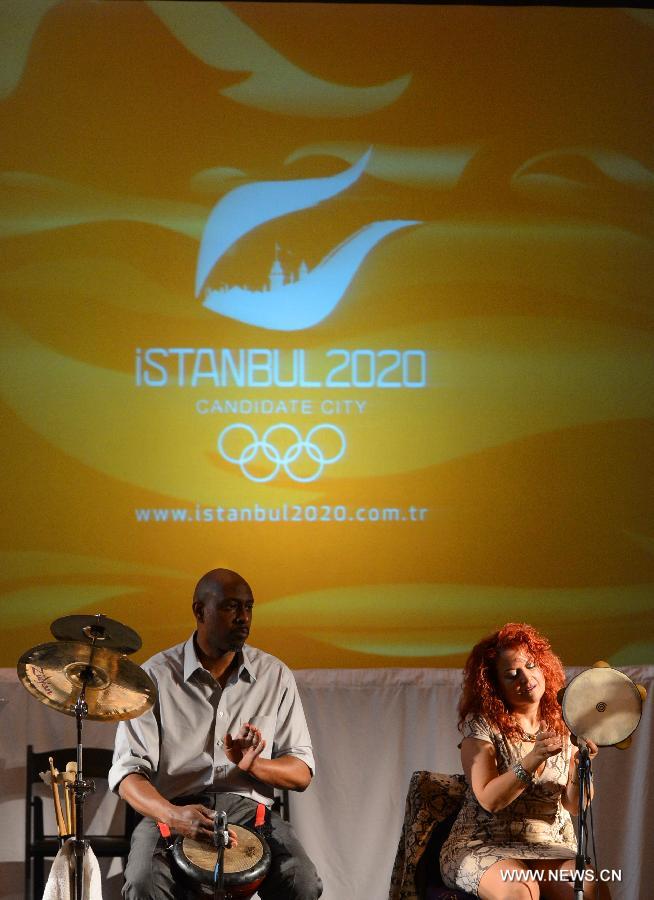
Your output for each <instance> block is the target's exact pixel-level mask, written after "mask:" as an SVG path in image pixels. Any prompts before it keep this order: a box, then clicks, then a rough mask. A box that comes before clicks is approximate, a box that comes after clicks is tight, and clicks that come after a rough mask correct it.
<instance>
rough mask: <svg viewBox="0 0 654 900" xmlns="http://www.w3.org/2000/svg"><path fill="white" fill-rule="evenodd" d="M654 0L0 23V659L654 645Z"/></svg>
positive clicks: (3, 19)
mask: <svg viewBox="0 0 654 900" xmlns="http://www.w3.org/2000/svg"><path fill="white" fill-rule="evenodd" d="M653 29H654V17H653V14H652V12H651V11H647V10H629V9H620V8H615V9H611V8H602V9H588V8H586V9H577V8H562V7H531V6H529V7H524V8H523V7H498V6H486V7H483V6H478V7H475V6H468V5H465V6H446V5H415V6H414V5H409V4H379V5H375V4H349V5H348V4H325V3H323V4H312V3H297V4H293V3H224V4H221V3H204V2H203V3H193V2H191V3H186V2H184V3H182V2H180V3H176V2H75V0H63V2H57V0H31V2H29V3H25V2H22V0H5V2H4V3H3V4H2V5H1V6H0V39H1V40H2V54H1V56H0V59H1V60H2V62H0V93H1V102H0V133H1V134H2V140H1V142H0V154H1V157H2V164H1V166H0V171H1V175H0V178H1V180H2V191H1V200H0V203H1V212H0V227H1V229H2V254H1V257H0V290H1V297H2V301H1V308H0V315H1V317H2V329H1V331H0V334H1V340H2V368H1V371H0V402H1V403H2V417H1V428H2V443H3V447H4V465H3V467H2V480H3V486H2V492H3V498H4V516H3V531H4V546H3V550H2V567H1V569H0V577H1V579H2V584H1V594H0V622H1V623H2V637H1V638H0V656H1V659H0V664H1V665H3V666H9V667H11V666H14V665H15V662H16V659H17V657H18V656H19V655H20V653H22V652H23V651H24V650H25V649H27V648H28V647H31V646H33V645H35V644H38V643H41V642H44V641H47V640H49V639H50V635H49V630H48V626H49V623H50V622H51V621H52V620H54V619H56V618H58V617H60V616H65V615H70V614H73V613H98V612H102V613H104V614H106V615H108V616H110V617H112V618H114V619H117V620H119V621H121V622H124V623H126V624H128V625H129V626H130V627H132V628H134V629H135V630H136V631H138V632H139V634H141V636H142V638H143V641H144V648H143V650H142V652H141V653H140V654H139V655H138V656H137V659H143V658H145V657H147V656H148V655H150V654H151V653H153V652H155V651H156V650H158V649H161V648H163V647H165V646H168V645H170V644H171V643H176V642H177V641H180V640H183V639H185V638H186V637H187V635H188V633H189V632H190V629H191V626H192V618H191V613H190V598H191V592H192V589H193V585H194V583H195V581H196V580H197V578H198V577H199V576H200V575H201V574H202V573H203V572H205V571H207V570H208V569H211V568H214V567H216V566H227V567H229V568H232V569H235V570H237V571H239V572H241V573H242V574H243V575H244V576H245V577H246V578H247V579H248V580H249V581H250V583H251V585H252V588H253V590H254V593H255V596H256V599H257V606H256V611H255V618H254V628H253V634H252V642H253V643H255V644H257V645H258V646H261V647H263V648H265V649H266V650H269V651H270V652H272V653H275V654H277V655H279V656H281V657H282V658H283V659H284V660H285V661H286V662H287V663H289V664H290V665H291V666H293V667H296V668H297V667H300V668H313V667H338V668H346V667H377V666H457V665H459V664H460V663H461V662H462V660H463V659H464V658H465V655H466V653H467V650H468V649H469V647H470V646H471V644H472V643H474V641H476V640H477V639H478V638H479V637H481V636H482V635H483V634H485V633H487V632H488V631H490V630H492V629H494V628H496V627H498V626H500V625H501V624H503V623H504V622H505V621H528V622H531V623H532V624H534V625H536V626H538V627H540V628H542V629H543V630H544V631H545V632H546V633H547V634H548V635H549V636H550V638H551V639H552V641H553V643H554V644H555V646H556V649H557V650H558V651H559V653H560V654H561V655H562V656H563V658H564V659H565V661H566V663H568V664H590V663H592V662H593V661H594V660H595V659H596V658H598V657H603V658H605V659H607V660H609V661H610V662H612V663H614V664H621V663H622V664H627V663H629V664H638V663H651V662H654V646H653V640H652V624H653V619H654V598H653V591H652V582H653V581H654V517H653V512H654V500H653V492H652V459H653V458H654V428H653V424H652V413H653V411H654V321H653V318H652V284H653V283H654V277H653V276H654V272H653V269H654V265H653V254H652V225H653V221H654V220H653V216H652V197H653V191H654V160H653V152H652V147H653V142H652V122H653V121H654V116H653V109H652V86H653V85H654V65H653V60H654V30H653Z"/></svg>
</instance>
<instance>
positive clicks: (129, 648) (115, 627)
mask: <svg viewBox="0 0 654 900" xmlns="http://www.w3.org/2000/svg"><path fill="white" fill-rule="evenodd" d="M50 631H51V632H52V634H53V636H54V637H56V638H57V640H58V641H81V642H82V643H87V644H91V643H93V642H94V640H95V645H96V647H107V648H109V649H111V650H120V651H122V652H123V653H135V652H136V651H137V650H140V648H141V638H140V637H139V636H138V634H137V633H136V632H135V631H133V630H132V629H131V628H129V627H128V626H127V625H123V624H122V622H116V621H115V620H114V619H108V618H107V617H106V616H105V615H102V613H99V614H98V615H96V616H63V618H61V619H55V621H54V622H53V623H52V625H51V626H50Z"/></svg>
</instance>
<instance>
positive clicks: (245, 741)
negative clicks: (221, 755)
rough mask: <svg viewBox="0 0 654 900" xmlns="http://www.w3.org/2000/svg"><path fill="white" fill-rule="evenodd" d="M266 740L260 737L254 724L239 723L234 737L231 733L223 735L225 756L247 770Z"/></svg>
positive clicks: (243, 769)
mask: <svg viewBox="0 0 654 900" xmlns="http://www.w3.org/2000/svg"><path fill="white" fill-rule="evenodd" d="M265 746H266V742H265V741H264V739H263V738H262V737H261V732H260V731H259V729H258V728H257V727H256V726H255V725H250V723H249V722H248V723H247V724H246V725H241V727H240V729H239V732H238V734H237V735H236V737H235V738H233V737H232V736H231V734H226V735H225V756H226V757H227V759H228V760H229V761H230V762H233V763H234V764H235V765H237V766H238V767H239V769H241V771H242V772H249V771H250V769H251V768H252V764H253V763H254V761H255V760H256V759H257V757H258V756H259V754H260V753H261V751H262V750H263V748H264V747H265Z"/></svg>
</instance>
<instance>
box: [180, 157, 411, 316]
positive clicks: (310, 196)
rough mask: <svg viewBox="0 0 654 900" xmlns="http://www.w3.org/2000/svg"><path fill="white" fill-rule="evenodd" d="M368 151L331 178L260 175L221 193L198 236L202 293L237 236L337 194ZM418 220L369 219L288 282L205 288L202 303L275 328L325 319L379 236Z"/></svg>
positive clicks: (356, 175) (357, 171)
mask: <svg viewBox="0 0 654 900" xmlns="http://www.w3.org/2000/svg"><path fill="white" fill-rule="evenodd" d="M370 154H371V151H370V150H368V151H367V153H365V154H364V155H363V156H362V157H361V159H359V160H358V162H356V163H355V164H354V165H353V166H351V167H350V168H349V169H346V170H345V171H344V172H340V173H339V174H338V175H332V176H330V177H328V178H303V179H299V180H295V181H263V182H258V183H254V184H248V185H243V186H241V187H237V188H235V189H234V190H233V191H230V192H229V193H228V194H226V195H225V196H224V197H223V198H222V199H221V200H220V201H219V202H218V203H217V204H216V206H215V207H214V209H213V210H212V212H211V214H210V216H209V219H208V220H207V225H206V228H205V231H204V235H203V237H202V243H201V244H200V253H199V257H198V266H197V273H196V282H195V290H196V295H199V294H200V293H201V291H202V290H203V288H204V287H205V284H206V282H207V279H208V277H209V275H210V273H211V270H212V269H213V267H214V266H215V264H216V263H217V262H218V260H219V259H220V258H221V257H222V256H223V255H224V254H225V253H226V251H227V250H228V249H229V248H230V247H231V246H233V245H234V244H235V243H236V242H237V241H238V240H239V238H241V237H243V235H245V234H247V233H248V232H249V231H252V229H254V228H256V227H257V226H259V225H262V224H263V223H265V222H269V221H272V220H273V219H278V218H280V217H281V216H285V215H288V214H289V213H293V212H298V211H299V210H303V209H310V208H311V207H313V206H316V205H317V204H318V203H321V202H322V201H323V200H328V199H330V198H331V197H334V196H336V195H337V194H340V193H341V192H342V191H344V190H346V189H347V188H349V187H350V186H351V185H353V184H354V183H355V181H356V180H357V179H358V178H359V177H360V175H361V173H362V172H363V171H364V169H365V167H366V165H367V163H368V160H369V159H370ZM418 224H420V222H419V221H417V220H405V219H394V220H390V221H381V222H372V223H370V224H369V225H366V226H364V227H363V228H361V229H360V230H359V231H357V232H355V233H354V234H352V235H350V237H348V238H347V239H346V240H345V241H343V243H341V244H339V245H338V246H337V247H336V248H334V249H333V250H331V251H330V252H329V253H328V254H327V255H326V256H325V257H324V258H323V259H322V260H321V261H320V263H319V264H318V265H317V266H316V267H315V268H314V269H313V270H312V271H310V272H309V271H305V272H303V273H300V275H299V277H298V279H297V280H296V281H294V282H292V283H283V281H279V282H278V283H275V284H272V283H271V285H270V287H269V288H268V289H264V290H249V289H248V288H242V287H230V288H223V289H222V290H207V292H206V295H205V297H204V299H203V305H204V306H206V307H207V309H210V310H211V311H212V312H216V313H220V314H221V315H223V316H227V317H229V318H231V319H236V320H237V321H239V322H244V323H245V324H247V325H255V326H257V327H259V328H267V329H272V330H277V331H297V330H299V329H303V328H311V327H312V326H314V325H317V324H318V323H319V322H321V321H322V320H323V319H325V318H326V317H327V316H328V315H329V314H330V313H331V312H332V310H334V309H335V307H336V306H337V305H338V303H339V302H340V300H341V298H342V297H343V295H344V293H345V291H346V290H347V288H348V286H349V284H350V282H351V281H352V279H353V278H354V276H355V274H356V273H357V271H358V269H359V267H360V266H361V263H362V262H363V260H364V259H365V257H366V256H367V255H368V253H370V251H371V250H372V249H373V247H374V246H375V245H376V244H378V243H379V242H380V241H381V240H383V238H385V237H387V236H388V235H389V234H392V233H393V232H394V231H397V230H398V229H400V228H406V227H407V226H409V225H418Z"/></svg>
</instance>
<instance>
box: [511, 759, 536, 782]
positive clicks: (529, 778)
mask: <svg viewBox="0 0 654 900" xmlns="http://www.w3.org/2000/svg"><path fill="white" fill-rule="evenodd" d="M511 770H512V771H513V774H514V775H515V777H516V778H517V779H518V781H521V782H522V783H523V784H524V786H525V787H529V786H530V785H532V784H533V783H534V776H533V775H530V774H529V772H528V771H527V770H526V769H525V768H524V766H523V765H522V763H519V762H517V763H514V764H513V765H512V766H511Z"/></svg>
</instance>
